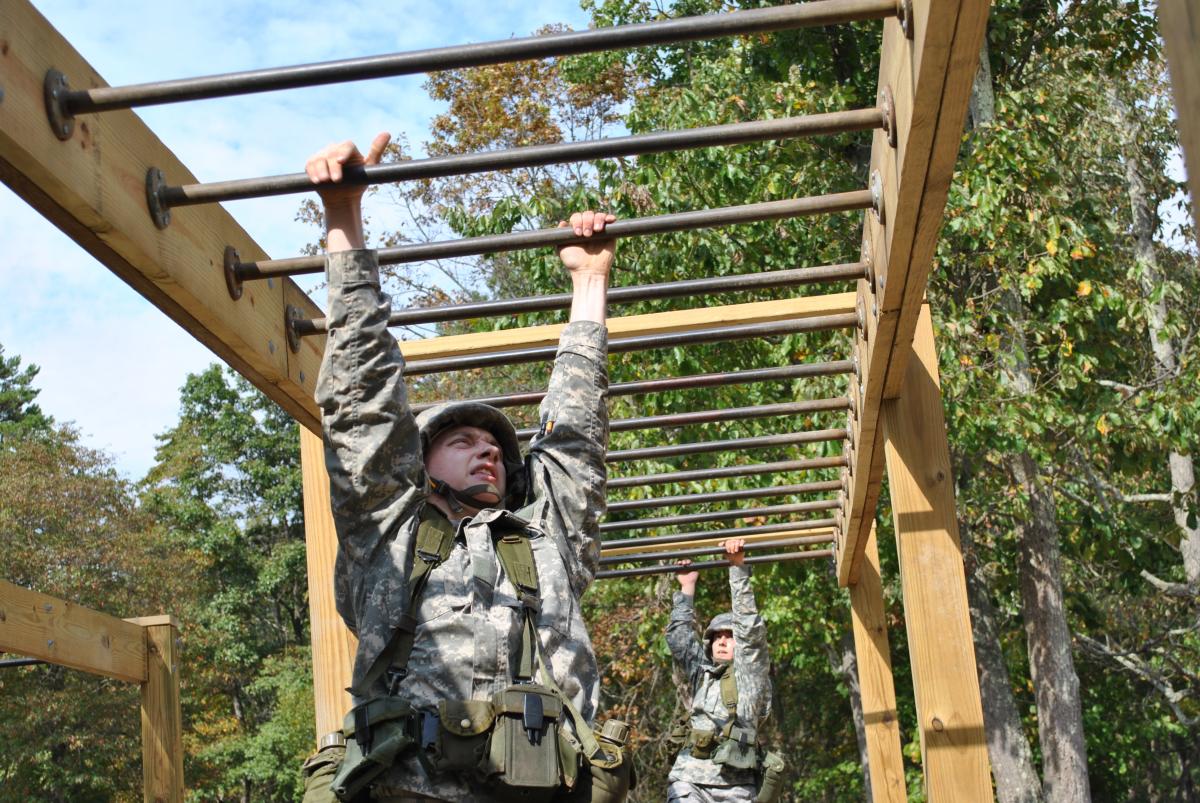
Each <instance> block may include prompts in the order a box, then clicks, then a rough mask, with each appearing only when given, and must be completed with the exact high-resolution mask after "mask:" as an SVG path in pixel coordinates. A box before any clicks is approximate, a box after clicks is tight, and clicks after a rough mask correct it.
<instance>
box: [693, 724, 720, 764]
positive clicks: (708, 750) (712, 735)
mask: <svg viewBox="0 0 1200 803" xmlns="http://www.w3.org/2000/svg"><path fill="white" fill-rule="evenodd" d="M716 746H717V732H716V731H710V730H693V731H691V735H690V736H689V738H688V752H689V753H691V754H692V755H693V756H695V757H696V758H711V757H712V754H713V749H714V748H716Z"/></svg>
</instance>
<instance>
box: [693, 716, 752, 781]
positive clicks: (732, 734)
mask: <svg viewBox="0 0 1200 803" xmlns="http://www.w3.org/2000/svg"><path fill="white" fill-rule="evenodd" d="M721 736H722V737H723V738H722V739H721V741H720V743H718V744H717V748H716V749H715V750H714V751H713V753H712V762H713V763H714V764H720V765H722V766H725V767H730V768H732V769H739V770H752V769H757V768H758V743H757V742H756V741H755V739H754V734H753V733H752V732H751V731H748V730H745V729H744V728H739V727H737V726H736V725H734V726H732V727H730V726H726V727H725V728H724V729H723V730H722V731H721ZM693 755H694V754H693Z"/></svg>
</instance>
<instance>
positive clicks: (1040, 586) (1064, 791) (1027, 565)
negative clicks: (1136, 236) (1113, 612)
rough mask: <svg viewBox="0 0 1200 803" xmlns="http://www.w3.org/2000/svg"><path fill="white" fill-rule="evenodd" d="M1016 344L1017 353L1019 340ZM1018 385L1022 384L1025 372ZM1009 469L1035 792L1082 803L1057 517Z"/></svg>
mask: <svg viewBox="0 0 1200 803" xmlns="http://www.w3.org/2000/svg"><path fill="white" fill-rule="evenodd" d="M1021 342H1022V346H1023V345H1024V338H1023V337H1022V339H1021ZM1020 378H1021V379H1024V380H1025V382H1028V381H1029V375H1028V373H1025V374H1024V376H1023V377H1020ZM1017 384H1018V385H1019V384H1023V383H1017ZM1008 467H1009V470H1010V471H1011V472H1012V475H1013V479H1014V480H1016V482H1017V484H1018V485H1020V487H1021V488H1022V489H1023V490H1024V492H1025V495H1026V496H1027V497H1028V499H1029V518H1028V519H1027V520H1026V521H1025V522H1024V523H1022V524H1021V525H1019V526H1018V528H1017V533H1018V537H1019V539H1020V557H1019V562H1018V566H1017V571H1018V575H1019V577H1020V585H1021V613H1022V616H1023V618H1024V620H1025V640H1026V643H1027V645H1028V651H1029V674H1030V679H1031V680H1032V681H1033V689H1034V698H1035V699H1036V701H1037V718H1038V741H1039V743H1040V744H1041V747H1042V762H1043V767H1042V790H1043V792H1044V794H1045V796H1046V800H1047V801H1051V803H1059V802H1060V801H1061V803H1083V801H1089V800H1091V791H1090V787H1089V784H1088V774H1087V743H1086V742H1085V740H1084V736H1083V711H1082V707H1081V705H1080V700H1079V676H1078V675H1076V674H1075V661H1074V658H1073V657H1072V655H1071V631H1070V629H1069V628H1068V627H1067V618H1066V612H1065V608H1064V606H1063V592H1062V576H1061V570H1060V568H1059V567H1060V565H1061V562H1062V561H1061V558H1060V554H1059V535H1058V510H1057V507H1056V505H1055V502H1054V495H1053V493H1052V492H1051V491H1050V489H1048V488H1047V487H1046V485H1045V483H1044V482H1043V481H1042V476H1041V469H1040V468H1039V466H1038V465H1037V463H1036V462H1034V460H1033V458H1031V457H1030V456H1029V455H1028V454H1014V455H1010V456H1009V458H1008Z"/></svg>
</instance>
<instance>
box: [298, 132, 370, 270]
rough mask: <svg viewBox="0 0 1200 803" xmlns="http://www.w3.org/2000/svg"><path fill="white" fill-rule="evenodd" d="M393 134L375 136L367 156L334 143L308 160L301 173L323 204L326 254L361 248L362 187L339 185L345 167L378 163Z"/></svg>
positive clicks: (350, 146)
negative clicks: (307, 179) (314, 188)
mask: <svg viewBox="0 0 1200 803" xmlns="http://www.w3.org/2000/svg"><path fill="white" fill-rule="evenodd" d="M391 139H392V135H391V134H389V133H387V132H383V133H380V134H376V135H375V139H373V140H372V141H371V146H370V147H369V148H367V152H366V154H363V153H361V152H360V151H359V150H358V146H357V145H355V144H354V143H353V142H351V141H350V140H346V141H345V142H334V143H330V144H329V145H326V146H325V147H324V148H322V149H321V150H319V151H317V152H316V153H314V154H313V155H312V156H310V157H308V161H307V162H305V164H304V172H305V173H307V174H308V178H309V180H310V181H312V183H313V184H315V185H316V190H317V194H318V195H320V196H321V202H322V203H324V205H325V231H326V247H327V249H328V250H329V251H345V250H347V249H350V248H362V247H363V244H364V243H363V230H362V196H363V193H364V192H366V190H367V188H366V186H365V185H351V184H342V183H341V181H342V178H343V177H344V175H345V168H347V167H352V166H357V165H374V164H379V160H380V159H381V158H382V157H383V152H384V150H385V149H386V148H387V145H388V142H390V141H391Z"/></svg>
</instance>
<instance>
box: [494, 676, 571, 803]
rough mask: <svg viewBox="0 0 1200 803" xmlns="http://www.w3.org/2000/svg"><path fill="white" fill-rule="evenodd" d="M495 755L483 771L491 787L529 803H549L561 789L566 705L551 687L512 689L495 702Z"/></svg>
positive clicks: (498, 697) (510, 687) (519, 685)
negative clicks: (561, 735) (561, 731)
mask: <svg viewBox="0 0 1200 803" xmlns="http://www.w3.org/2000/svg"><path fill="white" fill-rule="evenodd" d="M492 702H493V705H494V706H495V712H496V713H495V722H494V725H493V729H492V741H491V749H490V750H489V751H488V755H487V759H486V761H485V762H484V764H483V765H482V766H481V767H480V770H482V772H481V774H482V775H483V776H484V777H485V778H486V780H487V781H488V782H489V783H492V784H498V785H499V786H500V787H501V788H507V789H510V790H512V791H514V792H516V791H518V790H519V795H515V796H514V799H520V800H523V801H548V800H550V799H551V798H553V797H554V794H555V793H556V792H557V791H558V790H559V788H560V786H561V778H562V775H563V767H562V765H561V764H560V760H559V729H560V724H559V719H560V718H561V717H562V708H563V707H562V702H561V701H560V700H559V698H558V696H557V695H555V694H554V692H552V691H551V690H550V689H548V688H546V687H545V686H541V685H538V684H534V683H522V684H517V685H513V686H509V687H508V688H506V689H504V691H502V692H500V693H499V694H497V695H496V696H495V697H494V698H493V701H492Z"/></svg>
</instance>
